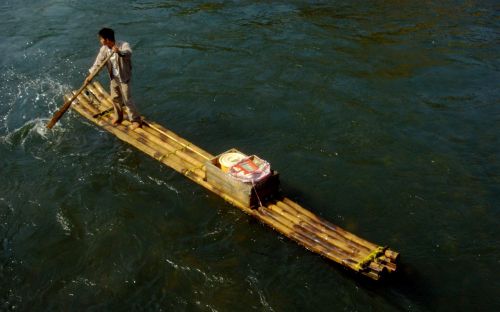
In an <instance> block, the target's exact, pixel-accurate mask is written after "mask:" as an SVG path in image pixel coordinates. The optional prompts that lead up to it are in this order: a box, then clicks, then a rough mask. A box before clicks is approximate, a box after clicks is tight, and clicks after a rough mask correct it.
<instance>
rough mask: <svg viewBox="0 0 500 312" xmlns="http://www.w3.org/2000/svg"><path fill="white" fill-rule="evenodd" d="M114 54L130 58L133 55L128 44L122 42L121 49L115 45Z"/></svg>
mask: <svg viewBox="0 0 500 312" xmlns="http://www.w3.org/2000/svg"><path fill="white" fill-rule="evenodd" d="M113 52H116V53H117V54H118V55H119V56H120V57H130V56H131V55H132V49H131V48H130V45H129V44H128V42H122V43H121V44H120V46H119V47H118V45H116V44H115V46H114V47H113Z"/></svg>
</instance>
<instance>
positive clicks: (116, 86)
mask: <svg viewBox="0 0 500 312" xmlns="http://www.w3.org/2000/svg"><path fill="white" fill-rule="evenodd" d="M109 89H110V91H111V100H112V103H113V109H114V111H115V117H114V119H113V124H115V125H117V124H120V123H121V122H122V120H123V109H122V101H123V96H122V92H121V88H120V83H119V82H118V81H116V79H111V84H110V87H109Z"/></svg>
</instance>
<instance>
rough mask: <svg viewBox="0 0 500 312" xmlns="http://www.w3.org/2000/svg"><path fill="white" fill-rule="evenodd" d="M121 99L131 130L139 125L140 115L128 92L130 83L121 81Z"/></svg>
mask: <svg viewBox="0 0 500 312" xmlns="http://www.w3.org/2000/svg"><path fill="white" fill-rule="evenodd" d="M120 85H121V91H122V100H123V105H124V109H125V111H126V112H127V115H128V119H129V120H130V122H131V123H132V130H133V129H135V128H137V127H140V126H141V116H140V115H139V112H137V108H136V106H135V104H134V101H133V100H132V96H131V93H130V83H121V84H120Z"/></svg>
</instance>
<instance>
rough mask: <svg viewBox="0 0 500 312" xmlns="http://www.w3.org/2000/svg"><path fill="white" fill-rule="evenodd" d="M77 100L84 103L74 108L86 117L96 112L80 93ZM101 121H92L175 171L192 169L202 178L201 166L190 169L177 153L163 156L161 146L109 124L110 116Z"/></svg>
mask: <svg viewBox="0 0 500 312" xmlns="http://www.w3.org/2000/svg"><path fill="white" fill-rule="evenodd" d="M78 101H81V102H82V103H84V104H86V105H85V106H79V107H78V108H76V109H81V110H83V111H84V112H86V115H88V117H91V116H92V115H93V114H95V113H96V112H98V111H97V110H96V109H94V108H92V107H91V106H90V105H89V103H88V102H87V100H86V99H85V98H84V97H83V96H82V95H80V96H79V97H78ZM89 119H90V118H89ZM91 120H92V119H91ZM101 121H102V122H101V123H99V121H98V120H94V122H96V123H98V124H99V125H100V126H101V127H103V128H105V129H106V130H108V131H110V132H112V133H114V134H115V135H116V136H117V137H119V138H120V139H121V140H123V141H125V142H127V143H130V144H132V145H134V146H136V147H137V148H139V149H140V150H142V151H143V152H144V153H146V154H148V155H149V156H151V157H153V158H155V159H157V160H159V161H160V162H162V163H164V164H165V165H167V166H170V167H172V168H174V169H175V170H176V171H179V172H181V173H184V172H186V171H192V172H193V174H196V175H197V176H198V177H199V178H200V179H203V177H204V175H205V172H204V171H203V170H201V168H194V169H192V167H191V166H185V165H186V162H185V161H184V160H182V159H181V158H180V157H179V156H178V155H170V157H165V156H166V154H165V153H164V152H163V153H162V149H163V148H162V147H161V146H158V145H155V144H153V143H152V142H151V141H147V140H144V139H143V138H142V137H141V135H139V134H138V133H135V132H134V131H130V130H128V129H127V128H126V127H120V126H118V127H115V126H113V125H112V124H111V118H110V117H109V116H107V117H104V118H101ZM126 123H127V122H125V121H124V125H126ZM136 130H137V129H136ZM130 138H132V139H134V140H130Z"/></svg>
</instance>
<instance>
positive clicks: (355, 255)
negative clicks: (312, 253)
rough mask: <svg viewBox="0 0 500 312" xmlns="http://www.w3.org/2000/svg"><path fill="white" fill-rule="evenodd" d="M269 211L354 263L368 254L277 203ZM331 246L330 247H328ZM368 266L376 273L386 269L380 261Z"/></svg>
mask: <svg viewBox="0 0 500 312" xmlns="http://www.w3.org/2000/svg"><path fill="white" fill-rule="evenodd" d="M267 207H268V208H269V209H270V210H271V211H273V212H275V213H277V214H279V215H281V216H282V217H284V218H285V219H287V220H289V221H290V222H291V223H292V224H294V227H298V228H300V229H301V230H302V231H304V233H307V234H308V237H309V238H312V237H314V236H316V237H318V239H319V240H321V241H322V242H324V243H320V244H322V245H325V246H326V245H330V246H333V248H335V249H337V250H338V251H340V252H341V253H343V254H344V255H347V256H349V257H350V258H351V259H353V260H355V263H356V265H357V264H359V263H360V262H362V261H363V260H364V259H365V258H366V257H367V256H368V255H369V252H360V251H359V250H358V249H356V248H355V247H354V248H353V246H350V245H346V244H343V242H341V241H338V240H336V239H334V238H332V237H329V236H328V235H326V234H324V233H321V232H318V230H317V229H316V228H314V227H311V226H308V225H306V224H304V222H303V221H301V220H300V219H298V218H297V217H295V216H293V215H291V214H290V213H289V212H288V211H286V210H284V209H282V208H281V207H279V206H278V205H274V204H270V205H268V206H267ZM330 248H332V247H330ZM367 266H368V267H370V268H371V269H372V270H374V271H376V272H378V273H385V271H386V270H387V269H386V268H385V267H384V265H383V264H381V263H376V262H373V261H371V262H369V264H368V265H367Z"/></svg>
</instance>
